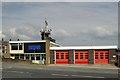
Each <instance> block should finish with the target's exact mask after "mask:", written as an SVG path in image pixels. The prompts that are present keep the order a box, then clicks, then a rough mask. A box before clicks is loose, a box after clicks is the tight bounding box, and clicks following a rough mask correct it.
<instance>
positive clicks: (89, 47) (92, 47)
mask: <svg viewBox="0 0 120 80" xmlns="http://www.w3.org/2000/svg"><path fill="white" fill-rule="evenodd" d="M72 49H75V50H80V49H81V50H82V49H118V47H117V46H116V45H114V46H64V47H50V50H72Z"/></svg>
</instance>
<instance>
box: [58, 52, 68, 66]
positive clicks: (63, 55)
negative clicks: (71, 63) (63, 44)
mask: <svg viewBox="0 0 120 80" xmlns="http://www.w3.org/2000/svg"><path fill="white" fill-rule="evenodd" d="M68 58H69V55H68V51H56V64H68Z"/></svg>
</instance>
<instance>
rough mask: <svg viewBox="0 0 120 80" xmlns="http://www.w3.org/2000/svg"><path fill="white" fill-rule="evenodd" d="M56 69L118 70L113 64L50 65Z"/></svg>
mask: <svg viewBox="0 0 120 80" xmlns="http://www.w3.org/2000/svg"><path fill="white" fill-rule="evenodd" d="M48 66H56V67H74V68H75V67H76V68H99V69H118V67H117V66H115V65H114V64H50V65H48Z"/></svg>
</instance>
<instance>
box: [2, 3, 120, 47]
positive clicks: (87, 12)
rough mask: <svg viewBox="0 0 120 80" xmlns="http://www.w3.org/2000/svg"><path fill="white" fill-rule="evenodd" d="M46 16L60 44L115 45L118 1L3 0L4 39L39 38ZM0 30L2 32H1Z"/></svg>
mask: <svg viewBox="0 0 120 80" xmlns="http://www.w3.org/2000/svg"><path fill="white" fill-rule="evenodd" d="M45 18H47V20H48V26H49V28H50V29H52V33H51V36H52V37H53V38H54V39H56V42H57V43H59V44H61V45H117V43H118V39H117V38H118V3H117V2H77V3H76V2H71V3H70V2H62V3H57V2H48V3H43V2H31V3H30V2H18V3H17V2H16V3H7V2H4V3H2V33H3V37H4V38H5V40H9V39H10V38H11V39H12V40H17V39H18V38H19V39H20V40H41V36H40V32H39V31H40V30H41V29H42V28H44V26H45V23H44V20H45ZM0 33H1V32H0Z"/></svg>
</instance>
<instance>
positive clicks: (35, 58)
mask: <svg viewBox="0 0 120 80" xmlns="http://www.w3.org/2000/svg"><path fill="white" fill-rule="evenodd" d="M34 59H35V62H36V54H35V49H34Z"/></svg>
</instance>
